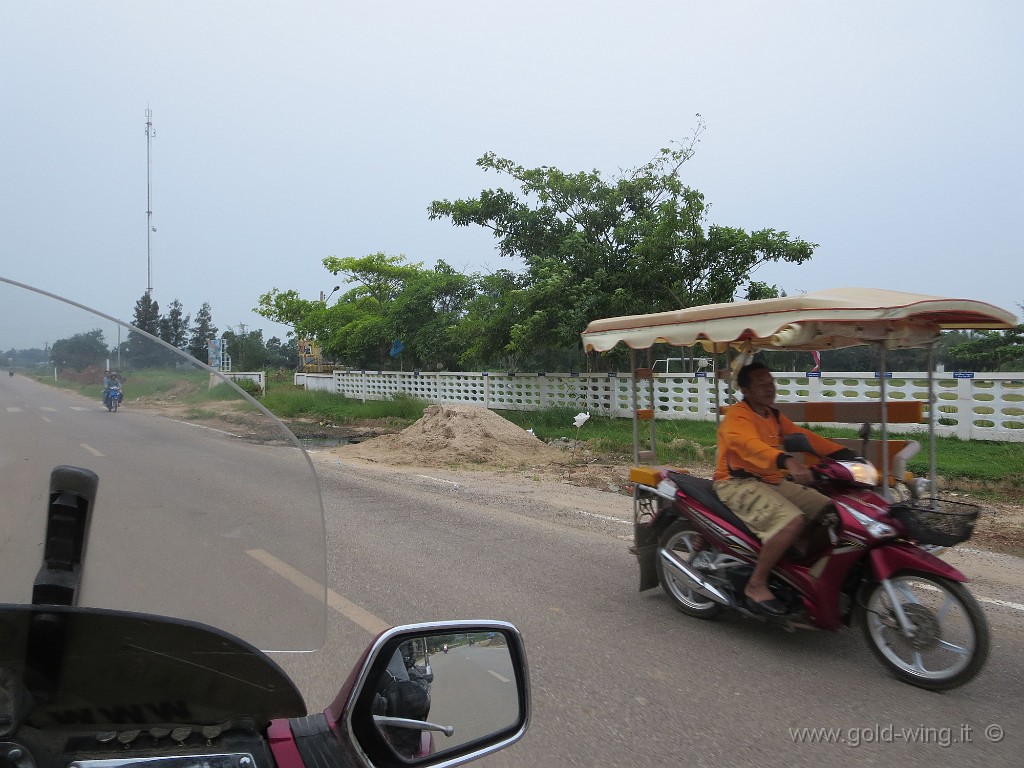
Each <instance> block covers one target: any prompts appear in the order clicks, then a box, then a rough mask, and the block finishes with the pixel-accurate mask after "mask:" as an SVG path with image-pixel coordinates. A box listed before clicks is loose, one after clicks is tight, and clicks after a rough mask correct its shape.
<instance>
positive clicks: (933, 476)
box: [926, 341, 939, 508]
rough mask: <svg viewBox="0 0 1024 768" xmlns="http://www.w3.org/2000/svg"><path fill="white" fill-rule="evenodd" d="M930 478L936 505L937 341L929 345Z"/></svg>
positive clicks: (931, 496) (937, 471)
mask: <svg viewBox="0 0 1024 768" xmlns="http://www.w3.org/2000/svg"><path fill="white" fill-rule="evenodd" d="M926 365H927V366H928V467H929V470H928V480H929V481H930V482H929V485H930V488H929V493H928V496H929V499H930V500H931V502H932V503H931V506H932V507H933V508H934V507H935V497H936V495H937V494H938V488H939V470H938V468H937V466H936V461H937V457H936V452H937V445H936V439H935V421H936V418H935V417H936V413H935V412H936V410H938V404H939V401H938V398H936V397H935V342H934V341H933V342H932V343H931V344H929V345H928V360H927V363H926Z"/></svg>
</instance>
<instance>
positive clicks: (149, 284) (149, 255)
mask: <svg viewBox="0 0 1024 768" xmlns="http://www.w3.org/2000/svg"><path fill="white" fill-rule="evenodd" d="M154 136H156V131H154V130H153V110H151V109H149V108H148V107H147V108H146V295H150V294H152V293H153V243H152V235H153V233H154V232H156V229H154V228H153V181H152V175H153V153H152V145H153V137H154Z"/></svg>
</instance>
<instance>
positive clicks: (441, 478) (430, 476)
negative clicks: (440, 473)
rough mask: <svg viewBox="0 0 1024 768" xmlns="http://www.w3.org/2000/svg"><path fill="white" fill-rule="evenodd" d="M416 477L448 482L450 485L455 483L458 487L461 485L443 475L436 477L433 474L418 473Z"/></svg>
mask: <svg viewBox="0 0 1024 768" xmlns="http://www.w3.org/2000/svg"><path fill="white" fill-rule="evenodd" d="M416 477H422V478H423V479H424V480H433V481H435V482H438V483H448V485H454V486H455V487H456V488H458V487H459V484H458V483H455V482H452V481H451V480H445V479H444V478H443V477H434V476H433V475H416Z"/></svg>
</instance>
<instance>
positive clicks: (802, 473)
mask: <svg viewBox="0 0 1024 768" xmlns="http://www.w3.org/2000/svg"><path fill="white" fill-rule="evenodd" d="M786 471H787V472H789V476H790V477H791V478H793V482H794V483H799V484H800V485H813V484H814V473H813V472H811V468H810V467H808V466H807V465H806V464H804V463H803V462H802V461H801V460H800V459H799V458H797V457H795V456H790V457H789V458H788V459H786Z"/></svg>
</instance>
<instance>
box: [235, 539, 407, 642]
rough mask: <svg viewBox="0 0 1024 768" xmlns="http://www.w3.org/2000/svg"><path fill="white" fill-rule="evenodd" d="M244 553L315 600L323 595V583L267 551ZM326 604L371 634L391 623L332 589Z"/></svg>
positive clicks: (381, 630)
mask: <svg viewBox="0 0 1024 768" xmlns="http://www.w3.org/2000/svg"><path fill="white" fill-rule="evenodd" d="M246 554H247V555H249V556H250V557H252V558H255V559H256V560H259V561H260V562H261V563H263V564H264V565H265V566H267V568H269V569H270V570H272V571H273V572H274V573H276V574H277V575H278V576H281V577H282V578H284V579H285V580H286V581H290V582H291V583H292V584H294V585H295V586H296V587H298V588H299V589H301V590H302V591H303V592H305V593H306V594H307V595H311V596H313V597H314V598H316V599H317V600H320V599H321V598H323V596H324V585H323V584H321V583H320V582H318V581H315V580H314V579H311V578H309V577H308V576H306V575H305V574H304V573H302V572H300V571H297V570H295V569H294V568H292V567H291V566H290V565H288V563H286V562H284V561H282V560H278V559H277V558H276V557H274V556H273V555H272V554H270V553H269V552H267V551H265V550H262V549H247V550H246ZM327 605H328V606H330V607H331V609H333V610H335V611H337V612H338V613H340V614H341V615H342V616H344V617H345V618H346V619H348V620H349V621H351V622H352V623H353V624H358V625H359V626H360V627H362V628H363V629H365V630H366V631H367V632H369V633H370V634H371V635H379V634H380V633H381V632H383V631H384V630H385V629H390V628H391V625H390V624H388V623H386V622H384V621H381V620H380V619H378V618H377V617H376V616H374V615H373V614H372V613H370V612H369V611H367V610H366V609H365V608H360V607H359V606H358V605H356V604H355V603H353V602H352V601H350V600H346V599H345V598H344V597H342V596H341V595H339V594H338V593H337V592H335V591H334V590H333V589H328V590H327Z"/></svg>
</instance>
